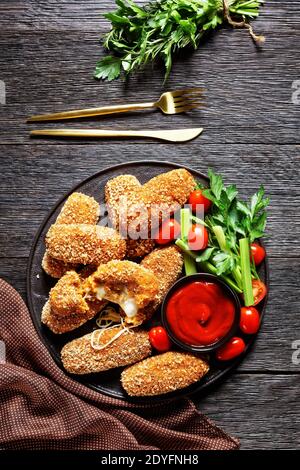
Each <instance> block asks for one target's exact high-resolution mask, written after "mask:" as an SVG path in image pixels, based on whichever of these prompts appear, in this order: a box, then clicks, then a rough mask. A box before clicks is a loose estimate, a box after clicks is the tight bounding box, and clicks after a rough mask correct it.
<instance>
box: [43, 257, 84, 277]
mask: <svg viewBox="0 0 300 470" xmlns="http://www.w3.org/2000/svg"><path fill="white" fill-rule="evenodd" d="M76 267H77V264H74V263H65V262H64V261H60V260H58V259H55V258H52V256H50V255H49V253H48V251H45V254H44V256H43V260H42V268H43V270H44V271H45V272H46V273H47V274H48V275H49V276H51V277H54V278H56V279H59V278H60V277H62V276H63V275H64V274H65V273H66V272H67V271H71V270H74V269H76Z"/></svg>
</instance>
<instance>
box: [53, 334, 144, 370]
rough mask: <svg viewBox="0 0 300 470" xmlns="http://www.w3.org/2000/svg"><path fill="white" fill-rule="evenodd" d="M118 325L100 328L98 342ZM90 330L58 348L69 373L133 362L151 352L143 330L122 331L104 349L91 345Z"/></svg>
mask: <svg viewBox="0 0 300 470" xmlns="http://www.w3.org/2000/svg"><path fill="white" fill-rule="evenodd" d="M121 329H122V327H119V328H113V329H111V330H106V331H104V332H103V334H102V336H101V338H100V340H99V341H100V344H106V343H107V342H108V341H109V340H111V339H112V338H113V336H115V335H116V334H117V333H118V332H119V331H121ZM91 339H92V334H88V335H85V336H83V337H82V338H78V339H75V340H73V341H71V342H70V343H67V344H66V345H65V346H64V347H63V349H62V351H61V359H62V363H63V366H64V368H65V369H66V370H67V371H68V372H70V373H71V374H90V373H94V372H101V371H104V370H108V369H112V368H114V367H121V366H125V365H129V364H134V363H135V362H138V361H140V360H142V359H144V358H145V357H148V356H150V354H151V345H150V342H149V338H148V333H147V331H138V330H136V331H133V330H131V331H129V332H128V331H125V332H124V333H123V334H122V335H121V336H119V337H118V338H116V339H115V340H114V341H113V342H112V343H111V344H109V345H108V346H106V347H105V348H104V349H100V350H97V349H94V348H93V347H92V344H91Z"/></svg>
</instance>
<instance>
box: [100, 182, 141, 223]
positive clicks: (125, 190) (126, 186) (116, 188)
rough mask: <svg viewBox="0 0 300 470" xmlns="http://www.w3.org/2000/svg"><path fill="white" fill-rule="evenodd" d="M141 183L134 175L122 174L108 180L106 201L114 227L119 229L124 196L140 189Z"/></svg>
mask: <svg viewBox="0 0 300 470" xmlns="http://www.w3.org/2000/svg"><path fill="white" fill-rule="evenodd" d="M141 186H142V185H141V183H140V182H139V180H138V179H137V178H136V177H135V176H133V175H120V176H117V177H116V178H112V179H110V180H108V181H107V183H106V185H105V202H106V205H107V210H108V215H109V218H110V221H111V223H112V224H113V227H114V228H115V229H116V230H118V228H119V218H120V204H122V201H121V199H122V198H123V197H124V196H126V197H127V196H130V195H131V194H133V193H134V192H135V191H136V190H140V188H141Z"/></svg>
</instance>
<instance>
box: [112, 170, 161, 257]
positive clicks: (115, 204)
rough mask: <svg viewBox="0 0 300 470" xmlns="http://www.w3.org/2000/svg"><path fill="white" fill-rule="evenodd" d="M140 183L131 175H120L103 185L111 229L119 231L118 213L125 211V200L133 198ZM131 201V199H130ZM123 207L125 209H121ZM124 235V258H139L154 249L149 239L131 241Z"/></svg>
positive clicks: (137, 192)
mask: <svg viewBox="0 0 300 470" xmlns="http://www.w3.org/2000/svg"><path fill="white" fill-rule="evenodd" d="M141 187H142V185H141V183H140V182H139V180H138V179H137V178H136V177H135V176H133V175H120V176H117V177H116V178H113V179H111V180H109V181H108V182H107V183H106V185H105V201H106V206H107V210H108V215H109V218H110V221H111V223H112V225H113V227H114V228H115V229H116V230H119V224H120V213H122V211H123V208H124V211H126V207H127V198H132V197H133V199H134V198H135V194H139V192H140V191H141ZM130 200H131V199H130ZM124 205H125V207H123V206H124ZM124 235H126V238H125V239H126V245H127V250H126V258H129V259H136V258H141V257H143V256H145V255H147V254H148V253H150V252H151V251H152V250H153V248H154V241H153V240H151V239H147V238H146V239H140V238H139V239H137V240H134V239H131V238H129V237H128V236H127V233H126V234H124Z"/></svg>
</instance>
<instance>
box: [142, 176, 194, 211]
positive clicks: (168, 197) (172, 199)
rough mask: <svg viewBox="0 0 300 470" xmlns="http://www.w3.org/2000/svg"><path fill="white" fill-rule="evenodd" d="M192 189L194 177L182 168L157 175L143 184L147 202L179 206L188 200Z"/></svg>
mask: <svg viewBox="0 0 300 470" xmlns="http://www.w3.org/2000/svg"><path fill="white" fill-rule="evenodd" d="M194 189H195V180H194V177H193V176H192V174H191V173H190V172H189V171H188V170H185V169H184V168H179V169H177V170H171V171H168V172H166V173H162V174H160V175H157V176H155V177H154V178H152V179H151V180H149V181H148V182H147V183H145V184H144V185H143V190H144V191H145V195H146V196H145V197H146V198H147V202H150V203H154V204H155V203H158V204H163V203H168V204H171V205H172V204H173V203H177V204H179V206H182V205H183V204H184V203H185V202H186V201H187V200H188V197H189V195H190V194H191V192H192V191H193V190H194Z"/></svg>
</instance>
